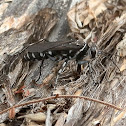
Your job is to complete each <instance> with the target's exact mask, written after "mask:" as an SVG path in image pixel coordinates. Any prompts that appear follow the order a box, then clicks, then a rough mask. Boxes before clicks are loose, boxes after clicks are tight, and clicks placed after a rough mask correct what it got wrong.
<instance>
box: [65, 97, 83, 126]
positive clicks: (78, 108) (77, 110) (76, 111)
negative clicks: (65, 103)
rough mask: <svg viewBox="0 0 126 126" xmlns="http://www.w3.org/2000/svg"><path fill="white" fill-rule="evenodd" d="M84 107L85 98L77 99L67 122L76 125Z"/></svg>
mask: <svg viewBox="0 0 126 126" xmlns="http://www.w3.org/2000/svg"><path fill="white" fill-rule="evenodd" d="M82 108H83V100H81V99H77V100H76V103H75V104H74V105H73V106H72V107H71V108H70V110H69V112H68V116H67V119H66V120H67V121H66V124H65V125H67V124H69V123H70V124H71V123H72V125H74V124H76V123H77V122H78V120H79V119H80V118H81V116H82Z"/></svg>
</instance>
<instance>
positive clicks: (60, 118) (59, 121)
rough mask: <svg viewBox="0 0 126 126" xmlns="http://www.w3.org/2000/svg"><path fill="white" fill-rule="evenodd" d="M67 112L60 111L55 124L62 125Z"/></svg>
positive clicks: (56, 125)
mask: <svg viewBox="0 0 126 126" xmlns="http://www.w3.org/2000/svg"><path fill="white" fill-rule="evenodd" d="M66 117H67V114H66V113H62V114H61V115H60V117H59V119H58V120H57V122H56V124H55V126H63V125H64V123H65V120H66Z"/></svg>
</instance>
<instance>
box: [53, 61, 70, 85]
mask: <svg viewBox="0 0 126 126" xmlns="http://www.w3.org/2000/svg"><path fill="white" fill-rule="evenodd" d="M67 62H68V60H67V59H66V60H65V61H64V63H63V64H62V66H61V68H60V69H59V71H58V73H57V76H56V80H55V85H57V82H58V78H59V75H60V74H61V73H62V72H63V71H64V69H65V66H66V64H67Z"/></svg>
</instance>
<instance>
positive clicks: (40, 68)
mask: <svg viewBox="0 0 126 126" xmlns="http://www.w3.org/2000/svg"><path fill="white" fill-rule="evenodd" d="M43 62H44V60H42V61H41V64H40V67H39V76H38V79H37V80H36V82H37V81H39V79H40V77H41V75H42V73H41V70H42V65H43Z"/></svg>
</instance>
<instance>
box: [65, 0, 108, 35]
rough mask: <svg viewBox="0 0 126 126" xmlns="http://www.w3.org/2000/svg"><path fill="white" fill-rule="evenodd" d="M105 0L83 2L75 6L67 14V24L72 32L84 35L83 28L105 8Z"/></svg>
mask: <svg viewBox="0 0 126 126" xmlns="http://www.w3.org/2000/svg"><path fill="white" fill-rule="evenodd" d="M104 1H105V0H88V1H85V0H83V1H82V2H80V3H78V4H76V5H75V6H74V7H73V8H72V9H71V10H70V11H69V12H68V13H67V17H68V22H69V26H70V29H71V31H72V32H75V33H76V32H77V33H84V29H83V27H84V26H85V25H87V24H89V22H90V21H91V20H92V19H94V18H96V17H97V16H98V15H99V14H100V13H102V12H103V11H105V10H106V9H107V8H106V6H105V5H104Z"/></svg>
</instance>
